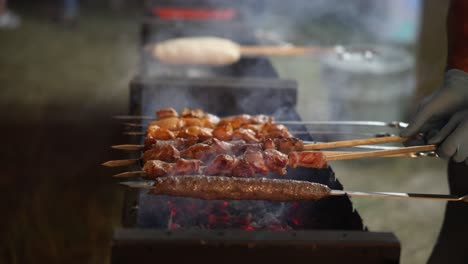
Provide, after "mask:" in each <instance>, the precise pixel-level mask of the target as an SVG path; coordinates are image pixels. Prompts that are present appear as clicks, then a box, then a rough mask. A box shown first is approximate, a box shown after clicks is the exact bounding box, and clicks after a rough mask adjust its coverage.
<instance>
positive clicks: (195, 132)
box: [177, 126, 213, 141]
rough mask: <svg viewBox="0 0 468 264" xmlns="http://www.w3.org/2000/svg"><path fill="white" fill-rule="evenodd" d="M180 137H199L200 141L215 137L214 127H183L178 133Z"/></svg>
mask: <svg viewBox="0 0 468 264" xmlns="http://www.w3.org/2000/svg"><path fill="white" fill-rule="evenodd" d="M177 137H178V138H190V137H198V140H199V141H205V140H207V139H210V138H213V129H211V128H207V127H199V126H189V127H185V128H183V129H181V130H180V131H179V132H178V133H177Z"/></svg>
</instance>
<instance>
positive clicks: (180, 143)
mask: <svg viewBox="0 0 468 264" xmlns="http://www.w3.org/2000/svg"><path fill="white" fill-rule="evenodd" d="M197 142H198V137H196V136H193V137H187V138H176V139H171V140H157V139H154V138H151V137H146V138H145V149H146V150H148V149H151V148H154V147H158V146H164V145H172V146H174V147H175V148H176V149H178V150H182V149H186V148H188V147H190V146H192V145H194V144H196V143H197Z"/></svg>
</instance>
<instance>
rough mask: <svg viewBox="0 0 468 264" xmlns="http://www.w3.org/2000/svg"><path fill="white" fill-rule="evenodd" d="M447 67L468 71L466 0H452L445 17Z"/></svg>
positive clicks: (467, 5)
mask: <svg viewBox="0 0 468 264" xmlns="http://www.w3.org/2000/svg"><path fill="white" fill-rule="evenodd" d="M447 37H448V39H447V40H448V43H447V44H448V54H447V69H459V70H462V71H464V72H468V1H467V0H452V1H451V4H450V8H449V12H448V17H447Z"/></svg>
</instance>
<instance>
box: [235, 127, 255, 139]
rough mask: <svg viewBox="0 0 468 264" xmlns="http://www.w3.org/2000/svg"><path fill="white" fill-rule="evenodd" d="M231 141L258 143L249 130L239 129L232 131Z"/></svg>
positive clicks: (252, 132) (253, 133)
mask: <svg viewBox="0 0 468 264" xmlns="http://www.w3.org/2000/svg"><path fill="white" fill-rule="evenodd" d="M232 139H233V140H236V139H242V140H245V141H247V142H259V141H260V140H258V139H257V138H256V134H255V131H253V130H252V129H249V128H239V129H236V130H234V132H233V133H232Z"/></svg>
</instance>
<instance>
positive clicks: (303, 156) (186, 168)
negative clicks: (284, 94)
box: [115, 149, 328, 179]
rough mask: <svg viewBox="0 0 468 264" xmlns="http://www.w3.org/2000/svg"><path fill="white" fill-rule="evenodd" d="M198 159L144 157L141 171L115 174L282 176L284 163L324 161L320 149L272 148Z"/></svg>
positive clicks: (314, 165) (309, 165)
mask: <svg viewBox="0 0 468 264" xmlns="http://www.w3.org/2000/svg"><path fill="white" fill-rule="evenodd" d="M201 164H202V162H201V161H200V160H198V159H182V158H181V159H178V160H176V161H175V162H173V163H170V162H165V161H161V160H148V161H147V162H146V163H145V164H144V166H143V170H142V171H136V172H126V173H121V174H117V175H115V177H127V176H134V175H140V174H144V175H145V177H147V178H152V179H154V178H158V177H164V176H171V175H184V174H188V175H192V174H206V175H226V176H232V177H253V176H254V175H256V174H262V175H266V174H268V173H270V172H273V173H275V174H278V175H285V174H286V168H287V167H288V166H290V167H292V168H296V167H307V168H326V167H328V164H327V162H326V159H325V157H324V155H323V154H322V153H321V152H291V153H289V156H288V155H285V154H283V153H281V152H279V151H277V150H274V149H267V150H265V151H258V150H247V151H246V152H245V153H244V154H243V155H241V156H237V157H236V156H233V155H227V154H219V155H216V156H215V157H214V158H213V159H212V160H211V161H210V162H209V163H208V164H207V165H206V166H201Z"/></svg>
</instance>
